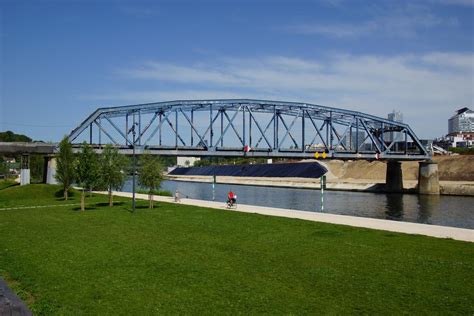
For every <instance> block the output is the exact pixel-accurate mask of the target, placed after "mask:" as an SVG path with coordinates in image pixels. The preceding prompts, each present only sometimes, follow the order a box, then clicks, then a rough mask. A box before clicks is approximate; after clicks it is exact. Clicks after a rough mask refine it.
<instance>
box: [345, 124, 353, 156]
mask: <svg viewBox="0 0 474 316" xmlns="http://www.w3.org/2000/svg"><path fill="white" fill-rule="evenodd" d="M346 139H347V137H346ZM346 145H347V141H346ZM346 150H347V149H346ZM349 151H350V152H352V125H351V128H350V129H349Z"/></svg>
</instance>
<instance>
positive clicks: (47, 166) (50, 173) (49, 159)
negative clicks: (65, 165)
mask: <svg viewBox="0 0 474 316" xmlns="http://www.w3.org/2000/svg"><path fill="white" fill-rule="evenodd" d="M43 183H47V184H57V183H58V182H57V181H56V158H54V156H45V157H44V171H43Z"/></svg>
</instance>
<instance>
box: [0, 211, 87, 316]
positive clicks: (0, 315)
mask: <svg viewBox="0 0 474 316" xmlns="http://www.w3.org/2000/svg"><path fill="white" fill-rule="evenodd" d="M76 205H81V204H79V203H74V204H51V205H30V206H12V207H4V208H0V211H10V210H24V209H31V208H50V207H60V206H76ZM0 316H1V315H0Z"/></svg>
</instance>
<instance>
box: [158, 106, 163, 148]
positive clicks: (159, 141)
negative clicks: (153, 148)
mask: <svg viewBox="0 0 474 316" xmlns="http://www.w3.org/2000/svg"><path fill="white" fill-rule="evenodd" d="M162 116H163V113H162V112H160V123H159V124H160V130H159V131H158V138H159V139H158V144H159V145H160V146H161V126H162V125H163V124H162V123H161V122H162V119H163V118H162Z"/></svg>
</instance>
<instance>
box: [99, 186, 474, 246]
mask: <svg viewBox="0 0 474 316" xmlns="http://www.w3.org/2000/svg"><path fill="white" fill-rule="evenodd" d="M97 193H100V194H104V195H105V194H107V192H97ZM114 195H117V196H120V197H126V198H131V197H132V193H130V192H114ZM136 198H137V199H141V200H148V198H149V197H148V195H147V194H137V195H136ZM153 199H154V200H155V201H159V202H168V203H172V202H174V198H172V197H164V196H158V195H154V196H153ZM180 204H183V205H194V206H200V207H210V208H214V209H221V210H228V209H227V208H226V205H225V203H222V202H213V201H204V200H195V199H181V201H180ZM232 211H238V212H244V213H254V214H260V215H267V216H277V217H285V218H296V219H303V220H307V221H313V222H321V223H329V224H338V225H347V226H353V227H361V228H370V229H377V230H384V231H390V232H397V233H404V234H415V235H424V236H429V237H436V238H451V239H454V240H460V241H468V242H474V230H473V229H465V228H457V227H447V226H439V225H428V224H419V223H409V222H399V221H392V220H386V219H376V218H367V217H358V216H348V215H337V214H328V213H319V212H307V211H297V210H287V209H281V208H274V207H265V206H256V205H245V204H239V205H238V207H237V209H232Z"/></svg>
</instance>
